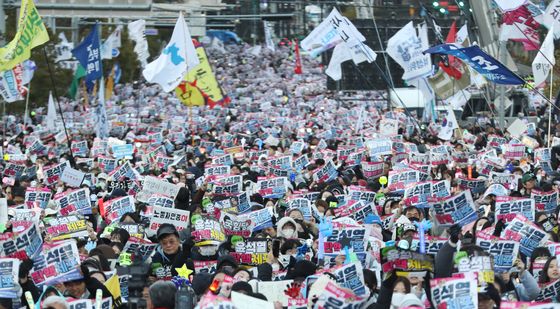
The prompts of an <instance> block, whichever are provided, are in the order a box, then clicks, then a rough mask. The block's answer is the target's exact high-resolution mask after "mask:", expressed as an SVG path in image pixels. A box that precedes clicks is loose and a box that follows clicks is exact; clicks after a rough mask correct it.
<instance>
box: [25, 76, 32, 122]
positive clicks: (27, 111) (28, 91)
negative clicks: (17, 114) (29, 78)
mask: <svg viewBox="0 0 560 309" xmlns="http://www.w3.org/2000/svg"><path fill="white" fill-rule="evenodd" d="M30 93H31V82H29V86H28V87H27V96H26V98H25V114H23V126H24V127H25V125H27V115H29V94H30Z"/></svg>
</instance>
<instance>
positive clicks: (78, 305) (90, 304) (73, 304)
mask: <svg viewBox="0 0 560 309" xmlns="http://www.w3.org/2000/svg"><path fill="white" fill-rule="evenodd" d="M111 308H113V300H112V298H111V297H107V298H103V299H101V308H100V309H111ZM68 309H98V308H96V300H95V299H71V300H70V301H68Z"/></svg>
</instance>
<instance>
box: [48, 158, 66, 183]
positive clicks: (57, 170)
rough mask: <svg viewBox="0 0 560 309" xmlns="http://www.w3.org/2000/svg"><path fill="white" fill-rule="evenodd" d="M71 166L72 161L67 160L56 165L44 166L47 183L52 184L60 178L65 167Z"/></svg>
mask: <svg viewBox="0 0 560 309" xmlns="http://www.w3.org/2000/svg"><path fill="white" fill-rule="evenodd" d="M67 167H70V163H69V162H68V161H65V162H64V163H60V164H57V165H54V166H52V165H51V166H50V167H45V168H43V174H44V175H45V180H44V181H45V184H46V185H47V186H50V185H52V184H54V183H55V182H57V181H58V180H59V179H60V176H61V175H62V173H63V172H64V169H65V168H67Z"/></svg>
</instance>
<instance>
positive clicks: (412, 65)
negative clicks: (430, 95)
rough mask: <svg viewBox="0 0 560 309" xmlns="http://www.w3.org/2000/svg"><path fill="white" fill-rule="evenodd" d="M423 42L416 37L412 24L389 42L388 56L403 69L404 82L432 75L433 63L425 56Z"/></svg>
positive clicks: (428, 56) (427, 55)
mask: <svg viewBox="0 0 560 309" xmlns="http://www.w3.org/2000/svg"><path fill="white" fill-rule="evenodd" d="M424 50H425V49H424V47H423V43H422V41H421V40H420V39H419V38H418V36H417V35H416V30H415V29H414V25H413V24H412V22H409V23H408V24H407V25H406V26H404V27H403V28H402V29H401V30H399V31H398V32H397V33H395V35H394V36H392V37H391V38H390V39H389V41H388V42H387V49H386V51H387V54H388V55H389V56H391V58H393V59H394V60H395V61H396V62H397V63H398V64H399V65H400V66H401V67H402V68H403V69H404V74H403V76H402V79H403V80H411V79H415V78H419V77H423V76H427V75H429V74H431V73H432V61H431V58H430V55H429V54H424V53H423V51H424Z"/></svg>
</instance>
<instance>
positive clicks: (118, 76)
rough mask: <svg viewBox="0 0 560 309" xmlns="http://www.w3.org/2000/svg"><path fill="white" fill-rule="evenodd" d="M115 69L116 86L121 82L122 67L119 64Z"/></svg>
mask: <svg viewBox="0 0 560 309" xmlns="http://www.w3.org/2000/svg"><path fill="white" fill-rule="evenodd" d="M113 67H114V69H115V84H118V83H119V81H120V80H121V76H122V70H121V66H120V65H119V63H118V62H117V63H115V65H114V66H113Z"/></svg>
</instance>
